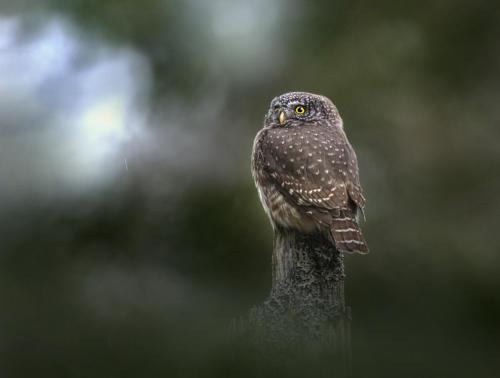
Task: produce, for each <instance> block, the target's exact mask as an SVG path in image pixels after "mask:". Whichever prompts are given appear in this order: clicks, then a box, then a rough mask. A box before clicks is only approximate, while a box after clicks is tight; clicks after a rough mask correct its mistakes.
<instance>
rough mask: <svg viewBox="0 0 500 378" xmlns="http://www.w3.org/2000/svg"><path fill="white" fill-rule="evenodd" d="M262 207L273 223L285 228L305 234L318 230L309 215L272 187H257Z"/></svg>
mask: <svg viewBox="0 0 500 378" xmlns="http://www.w3.org/2000/svg"><path fill="white" fill-rule="evenodd" d="M257 190H258V192H259V198H260V201H261V203H262V207H264V210H265V211H266V214H267V215H268V217H269V219H270V220H271V223H272V224H273V225H274V226H276V225H278V226H281V227H284V228H294V229H297V230H300V231H302V232H305V233H309V232H312V231H314V230H315V229H316V224H315V222H314V221H313V219H312V218H311V216H310V215H309V214H307V213H303V212H300V211H299V210H298V209H297V208H296V207H295V206H293V205H291V204H290V203H289V201H288V200H287V199H286V198H285V197H284V196H283V195H281V194H280V193H279V192H278V190H277V188H275V187H274V186H273V185H272V184H271V185H260V183H259V184H258V185H257Z"/></svg>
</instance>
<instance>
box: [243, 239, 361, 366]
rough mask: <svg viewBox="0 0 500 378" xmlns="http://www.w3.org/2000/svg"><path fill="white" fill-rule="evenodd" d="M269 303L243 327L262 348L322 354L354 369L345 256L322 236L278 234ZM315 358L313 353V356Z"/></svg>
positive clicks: (255, 312)
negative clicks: (345, 285) (319, 351)
mask: <svg viewBox="0 0 500 378" xmlns="http://www.w3.org/2000/svg"><path fill="white" fill-rule="evenodd" d="M272 268H273V269H272V275H273V278H272V288H271V292H270V295H269V297H268V298H267V299H266V300H265V301H264V302H263V303H262V304H261V305H259V306H257V307H254V308H252V309H251V311H250V314H249V316H248V319H246V320H245V321H243V322H242V323H243V324H242V325H243V327H244V328H245V329H246V332H245V333H246V334H247V335H250V337H252V338H253V340H254V342H255V343H257V344H258V345H259V346H265V347H266V349H268V348H269V347H272V348H279V347H280V346H285V347H286V348H287V349H290V348H295V349H300V350H302V351H303V350H309V351H317V350H318V348H319V349H321V350H322V351H323V352H324V351H328V352H329V353H330V354H331V355H334V356H335V360H336V361H340V362H341V363H342V365H343V366H342V367H339V371H343V372H344V373H348V371H349V365H350V348H351V346H350V309H349V308H348V307H347V306H346V304H345V296H344V277H345V274H344V256H343V254H342V253H340V252H338V251H337V250H336V249H335V248H334V247H333V246H332V244H331V242H330V241H329V240H326V239H325V238H324V237H323V236H322V235H321V234H319V233H318V234H308V235H304V234H300V233H298V232H296V231H293V230H285V229H276V230H275V236H274V248H273V257H272ZM313 353H315V352H313Z"/></svg>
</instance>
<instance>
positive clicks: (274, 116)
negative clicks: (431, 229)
mask: <svg viewBox="0 0 500 378" xmlns="http://www.w3.org/2000/svg"><path fill="white" fill-rule="evenodd" d="M320 120H331V121H334V123H337V122H336V121H338V120H340V116H339V114H338V111H337V109H336V108H335V105H333V103H332V102H331V101H330V100H329V99H328V98H326V97H324V96H320V95H316V94H313V93H307V92H289V93H285V94H282V95H281V96H278V97H275V98H274V99H273V100H272V101H271V106H270V108H269V111H268V113H267V115H266V117H265V121H264V127H290V126H293V125H297V124H299V123H300V124H304V123H305V124H307V123H308V122H316V121H320Z"/></svg>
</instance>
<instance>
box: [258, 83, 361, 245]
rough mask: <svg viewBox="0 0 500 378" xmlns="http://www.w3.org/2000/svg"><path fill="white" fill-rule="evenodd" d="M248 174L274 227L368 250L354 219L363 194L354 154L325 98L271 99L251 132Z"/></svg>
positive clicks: (304, 95) (297, 94)
mask: <svg viewBox="0 0 500 378" xmlns="http://www.w3.org/2000/svg"><path fill="white" fill-rule="evenodd" d="M252 173H253V177H254V180H255V184H256V186H257V190H258V192H259V197H260V200H261V202H262V205H263V207H264V209H265V211H266V213H267V214H268V216H269V218H270V220H271V223H272V225H273V227H274V228H276V227H284V228H293V229H296V230H298V231H300V232H304V233H310V232H315V231H320V232H323V233H324V234H325V236H327V237H328V238H329V239H330V240H331V241H332V243H333V244H334V245H335V247H336V248H337V249H338V250H339V251H342V252H358V253H367V252H368V247H367V245H366V241H365V239H364V237H363V235H362V233H361V229H360V228H359V225H358V220H357V215H358V213H359V212H362V211H363V207H364V205H365V198H364V197H363V191H362V188H361V184H360V182H359V172H358V162H357V158H356V154H355V152H354V150H353V148H352V146H351V145H350V143H349V141H348V140H347V137H346V135H345V132H344V129H343V125H342V119H341V118H340V115H339V113H338V111H337V108H336V107H335V105H333V103H332V102H331V101H330V100H329V99H328V98H326V97H324V96H319V95H315V94H311V93H305V92H291V93H286V94H284V95H281V96H278V97H276V98H274V99H273V100H272V102H271V106H270V109H269V111H268V113H267V115H266V117H265V120H264V127H263V128H262V130H260V131H259V133H258V134H257V136H256V137H255V141H254V146H253V153H252Z"/></svg>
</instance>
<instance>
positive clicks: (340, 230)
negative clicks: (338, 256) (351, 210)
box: [330, 215, 369, 254]
mask: <svg viewBox="0 0 500 378" xmlns="http://www.w3.org/2000/svg"><path fill="white" fill-rule="evenodd" d="M330 233H331V235H332V238H333V240H334V242H335V247H336V248H337V249H338V250H339V251H341V252H346V253H360V254H366V253H368V252H369V251H368V245H367V244H366V240H365V238H364V237H363V234H362V233H361V229H360V228H359V225H358V223H357V221H356V218H355V217H354V216H350V215H341V216H340V217H338V218H333V219H332V223H331V225H330Z"/></svg>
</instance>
